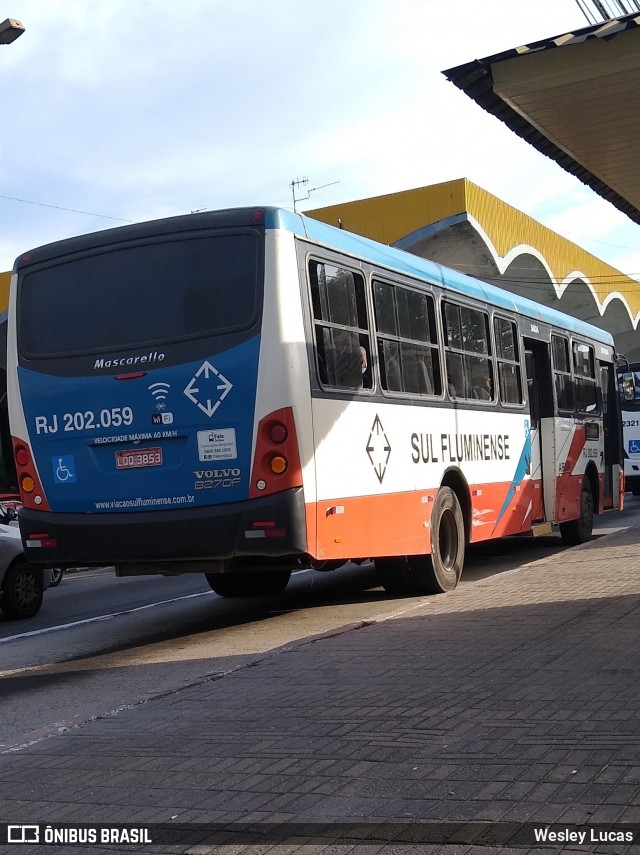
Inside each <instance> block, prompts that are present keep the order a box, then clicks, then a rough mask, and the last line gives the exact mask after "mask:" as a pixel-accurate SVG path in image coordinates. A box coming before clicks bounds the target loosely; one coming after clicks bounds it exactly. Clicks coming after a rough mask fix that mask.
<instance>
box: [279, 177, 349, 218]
mask: <svg viewBox="0 0 640 855" xmlns="http://www.w3.org/2000/svg"><path fill="white" fill-rule="evenodd" d="M308 183H309V179H308V178H307V177H306V176H305V177H304V178H296V179H295V180H294V181H292V182H291V184H289V187H291V195H292V197H293V211H294V213H297V211H296V203H297V202H304V200H305V199H308V198H309V197H310V196H311V194H312V193H315V192H316V190H322V189H323V188H325V187H331V186H332V185H333V184H339V183H340V182H339V181H330V182H329V183H328V184H320V185H319V186H318V187H310V188H309V189H308V190H307V195H306V196H296V187H301V186H304V187H306V186H307V184H308Z"/></svg>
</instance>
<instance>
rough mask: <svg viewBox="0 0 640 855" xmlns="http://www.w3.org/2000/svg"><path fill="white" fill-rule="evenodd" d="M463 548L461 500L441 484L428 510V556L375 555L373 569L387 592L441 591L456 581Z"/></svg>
mask: <svg viewBox="0 0 640 855" xmlns="http://www.w3.org/2000/svg"><path fill="white" fill-rule="evenodd" d="M464 550H465V537H464V520H463V517H462V510H461V508H460V502H459V501H458V497H457V496H456V494H455V493H454V492H453V490H452V489H451V488H450V487H442V488H441V489H440V490H439V491H438V495H437V496H436V500H435V502H434V505H433V512H432V514H431V556H427V555H410V556H408V557H399V558H376V562H375V564H376V573H377V576H378V579H379V581H380V584H381V585H382V586H383V588H384V589H385V591H386V592H387V593H388V594H444V593H446V592H447V591H452V590H453V589H454V588H455V587H456V585H457V584H458V580H459V579H460V576H461V575H462V566H463V564H464Z"/></svg>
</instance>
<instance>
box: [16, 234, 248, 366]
mask: <svg viewBox="0 0 640 855" xmlns="http://www.w3.org/2000/svg"><path fill="white" fill-rule="evenodd" d="M261 270H262V259H261V242H260V240H259V237H258V235H256V234H255V233H244V234H232V235H230V234H227V235H218V236H214V237H198V238H187V239H184V238H181V239H180V240H169V241H167V240H163V241H157V242H153V243H146V244H142V245H136V246H126V245H124V246H123V245H121V246H118V247H114V248H112V249H108V250H106V251H104V250H103V251H101V252H100V253H95V254H92V255H88V256H84V257H81V258H75V259H72V260H70V261H65V262H63V263H59V264H55V265H52V266H49V267H46V268H43V269H41V270H34V271H32V272H28V271H27V273H26V275H24V276H23V279H22V280H21V283H20V286H19V298H18V300H19V302H18V322H19V328H20V349H21V351H22V353H24V354H25V355H28V356H29V357H47V356H54V355H60V356H61V355H70V354H76V353H88V352H89V353H90V352H97V351H104V350H113V349H116V348H118V349H120V348H123V349H124V348H132V347H136V346H140V345H146V344H152V343H154V342H158V343H159V342H163V343H164V342H170V341H179V340H181V339H188V338H196V337H200V336H207V335H220V334H223V333H228V332H235V331H238V330H243V329H247V328H249V327H251V326H252V325H253V324H254V323H255V321H256V319H257V313H258V305H259V302H258V279H259V275H260V271H261Z"/></svg>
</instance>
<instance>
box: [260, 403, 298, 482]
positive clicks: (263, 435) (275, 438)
mask: <svg viewBox="0 0 640 855" xmlns="http://www.w3.org/2000/svg"><path fill="white" fill-rule="evenodd" d="M301 486H302V469H301V466H300V452H299V451H298V440H297V437H296V428H295V422H294V419H293V409H292V408H291V407H285V408H283V409H282V410H275V411H274V412H273V413H269V415H268V416H265V417H264V418H263V419H261V420H260V424H259V425H258V433H257V437H256V450H255V455H254V458H253V468H252V472H251V485H250V488H249V497H250V498H252V499H255V498H258V496H267V495H269V494H270V493H279V492H281V491H282V490H289V489H291V488H292V487H301Z"/></svg>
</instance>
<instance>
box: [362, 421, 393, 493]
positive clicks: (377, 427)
mask: <svg viewBox="0 0 640 855" xmlns="http://www.w3.org/2000/svg"><path fill="white" fill-rule="evenodd" d="M367 454H368V455H369V460H370V461H371V465H372V466H373V471H374V472H375V473H376V475H377V476H378V481H379V482H380V483H381V484H382V479H383V478H384V473H385V472H386V471H387V463H388V462H389V457H390V456H391V445H390V444H389V440H388V439H387V435H386V433H385V432H384V428H383V427H382V422H381V421H380V417H379V416H378V415H377V414H376V417H375V419H374V420H373V425H372V426H371V433H370V434H369V441H368V442H367Z"/></svg>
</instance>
